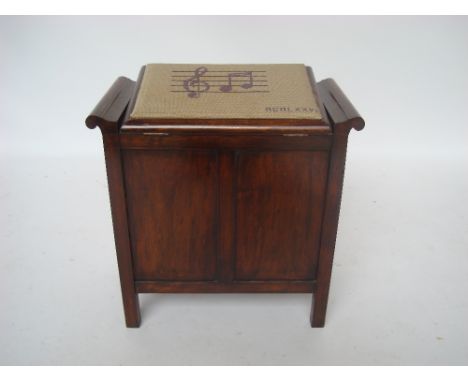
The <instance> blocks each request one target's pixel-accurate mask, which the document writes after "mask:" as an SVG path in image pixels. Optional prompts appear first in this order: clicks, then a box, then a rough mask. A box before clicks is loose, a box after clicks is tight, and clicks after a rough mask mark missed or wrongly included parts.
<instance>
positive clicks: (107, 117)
mask: <svg viewBox="0 0 468 382" xmlns="http://www.w3.org/2000/svg"><path fill="white" fill-rule="evenodd" d="M134 87H135V82H134V81H132V80H130V79H128V78H126V77H119V78H117V80H115V82H114V83H113V84H112V86H111V87H110V88H109V90H108V91H107V92H106V94H104V96H103V97H102V99H101V100H100V101H99V102H98V104H97V105H96V107H95V108H94V109H93V111H92V112H91V113H90V114H89V115H88V117H87V118H86V121H85V123H86V126H88V127H89V128H90V129H94V128H95V127H96V126H99V127H100V128H101V130H102V132H103V133H104V132H106V133H111V132H113V133H117V132H118V129H119V127H120V125H121V121H122V117H123V114H124V111H125V108H126V107H127V105H128V103H129V102H130V100H131V98H132V96H133V91H134Z"/></svg>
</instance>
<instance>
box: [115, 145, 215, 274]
mask: <svg viewBox="0 0 468 382" xmlns="http://www.w3.org/2000/svg"><path fill="white" fill-rule="evenodd" d="M217 158H218V156H217V153H216V151H214V150H195V149H194V150H124V151H123V159H124V161H123V163H124V176H125V187H126V194H127V203H128V206H127V208H128V211H127V212H128V220H129V226H130V238H131V243H132V254H133V266H134V273H135V279H136V280H155V281H157V280H161V281H164V280H166V281H167V280H172V281H201V280H213V279H214V278H215V276H216V275H215V273H216V245H217V231H216V221H217V205H218V183H217V182H218V175H217V172H218V164H217Z"/></svg>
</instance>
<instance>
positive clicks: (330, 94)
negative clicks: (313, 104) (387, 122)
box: [317, 78, 365, 132]
mask: <svg viewBox="0 0 468 382" xmlns="http://www.w3.org/2000/svg"><path fill="white" fill-rule="evenodd" d="M317 89H318V93H319V95H320V98H321V100H322V102H323V104H324V106H325V109H326V110H327V113H328V116H329V117H330V119H331V122H332V123H333V126H335V127H336V128H338V129H340V127H341V126H344V127H347V131H348V132H349V130H351V128H353V127H354V128H355V129H356V130H362V129H363V128H364V124H365V122H364V119H362V117H361V116H360V114H359V113H358V111H357V110H356V108H355V107H354V106H353V104H352V103H351V102H350V100H349V99H348V97H346V95H345V94H344V93H343V91H342V90H341V89H340V87H339V86H338V85H337V84H336V82H335V81H334V80H333V79H332V78H327V79H325V80H322V81H320V82H319V83H318V84H317Z"/></svg>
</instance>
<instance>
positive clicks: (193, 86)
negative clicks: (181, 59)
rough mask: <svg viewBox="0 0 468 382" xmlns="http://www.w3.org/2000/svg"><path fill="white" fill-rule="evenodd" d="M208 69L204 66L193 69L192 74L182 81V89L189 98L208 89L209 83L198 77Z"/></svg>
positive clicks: (197, 95)
mask: <svg viewBox="0 0 468 382" xmlns="http://www.w3.org/2000/svg"><path fill="white" fill-rule="evenodd" d="M207 71H208V69H207V68H205V67H204V66H200V67H199V68H197V69H195V72H194V75H193V76H192V77H190V78H188V79H186V80H185V81H184V89H185V90H186V91H187V95H188V96H189V97H191V98H198V97H200V93H203V92H206V91H208V89H209V88H210V84H209V83H208V82H206V81H201V80H200V78H201V77H202V76H203V75H204V74H205V73H206V72H207Z"/></svg>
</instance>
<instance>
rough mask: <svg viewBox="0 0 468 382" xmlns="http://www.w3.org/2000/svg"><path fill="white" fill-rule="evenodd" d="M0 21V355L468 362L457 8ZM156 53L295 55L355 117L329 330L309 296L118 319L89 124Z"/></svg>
mask: <svg viewBox="0 0 468 382" xmlns="http://www.w3.org/2000/svg"><path fill="white" fill-rule="evenodd" d="M0 21H1V22H0V45H1V46H2V62H1V67H2V70H0V83H1V91H0V98H1V112H0V364H4V365H9V364H15V365H24V364H59V365H62V364H74V365H79V364H112V365H113V364H125V365H127V364H155V365H167V364H180V365H186V364H189V365H194V364H206V365H213V364H234V365H237V364H241V365H245V364H247V365H275V364H285V365H302V364H307V365H309V364H310V365H312V364H317V365H341V364H346V365H355V364H357V365H361V364H362V365H368V364H370V365H376V364H385V365H399V364H403V365H408V364H422V365H434V364H465V365H466V364H468V325H467V323H468V293H467V291H468V203H467V196H468V150H467V142H468V128H467V126H466V125H467V124H466V121H467V120H468V108H467V107H466V100H467V99H468V71H467V70H466V69H467V68H468V50H467V49H466V46H467V41H468V23H467V18H466V17H381V18H375V17H251V18H242V17H237V18H236V17H160V18H151V17H147V18H136V17H127V18H100V17H95V18H77V17H71V18H61V17H60V18H48V17H43V18H17V17H8V18H5V17H4V18H2V19H1V20H0ZM168 31H170V34H171V41H170V42H171V43H168V40H167V36H168ZM187 31H196V33H192V34H190V33H189V34H187ZM149 62H185V63H187V62H193V63H197V62H198V63H230V62H232V63H242V62H243V63H282V62H283V63H284V62H298V63H306V64H309V65H311V66H312V67H313V68H314V72H315V75H316V78H317V79H323V78H326V77H334V78H335V79H336V80H337V82H338V83H339V84H340V86H342V88H343V89H344V91H345V93H346V94H348V95H349V97H350V98H351V99H352V101H353V103H355V105H356V106H357V108H358V109H359V110H360V111H361V113H362V115H363V117H364V118H365V119H366V128H365V129H364V130H363V131H361V132H355V131H353V132H351V136H350V142H349V154H348V159H347V164H346V177H345V184H344V194H343V201H342V209H341V218H340V225H339V232H338V240H337V246H336V253H335V263H334V269H333V276H332V284H331V290H330V301H329V307H328V316H327V323H326V327H325V328H324V329H311V328H310V326H309V320H308V317H309V311H310V304H311V296H310V295H305V294H300V295H225V294H222V295H145V296H142V298H141V306H142V314H143V322H142V326H141V328H140V329H127V328H125V326H124V319H123V312H122V303H121V297H120V286H119V281H118V280H119V279H118V271H117V264H116V258H115V250H114V244H113V233H112V223H111V217H110V208H109V200H108V192H107V183H106V174H105V166H104V157H103V152H102V142H101V137H100V132H99V131H89V130H88V129H86V128H85V126H84V118H85V116H86V115H87V113H88V112H89V111H90V110H91V109H92V107H93V106H94V105H95V103H96V101H97V100H98V99H99V98H100V97H101V96H102V94H103V92H104V91H105V90H106V89H107V88H108V86H109V85H110V84H111V83H112V81H113V80H114V79H115V78H116V77H117V76H119V75H126V76H128V77H130V78H133V79H135V78H136V76H137V73H138V70H139V68H140V66H141V65H144V64H146V63H149Z"/></svg>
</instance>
